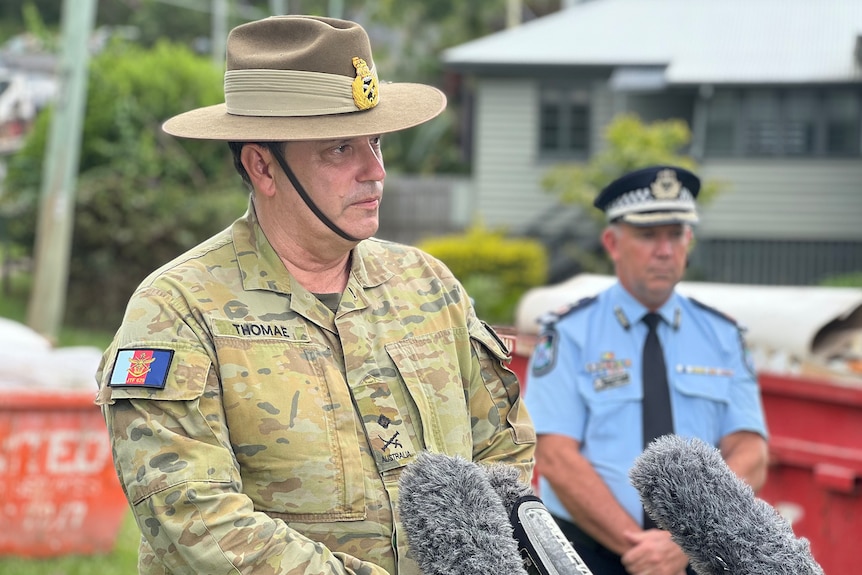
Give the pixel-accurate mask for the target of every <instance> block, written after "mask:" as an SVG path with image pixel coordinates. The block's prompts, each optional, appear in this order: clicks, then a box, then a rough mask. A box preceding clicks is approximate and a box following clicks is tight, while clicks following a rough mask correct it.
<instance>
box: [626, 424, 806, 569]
mask: <svg viewBox="0 0 862 575" xmlns="http://www.w3.org/2000/svg"><path fill="white" fill-rule="evenodd" d="M629 478H630V479H631V482H632V484H633V485H634V487H635V489H637V491H638V493H639V494H640V497H641V501H642V502H643V506H644V509H646V511H647V513H649V515H650V517H652V518H653V520H654V521H655V522H656V524H657V525H658V526H659V527H661V528H663V529H666V530H667V531H669V532H670V534H671V537H672V538H673V540H674V541H675V542H676V543H677V545H679V546H680V547H681V548H682V550H683V551H685V553H686V555H688V557H689V559H690V560H691V566H692V567H693V568H694V570H695V571H697V572H698V573H699V575H823V569H822V568H821V567H820V565H819V564H818V563H817V562H816V561H815V560H814V558H813V557H812V556H811V550H810V546H809V542H808V540H807V539H805V538H797V537H796V536H795V535H794V533H793V529H792V528H791V526H790V524H789V523H788V522H787V521H786V520H785V519H784V518H783V517H781V515H779V513H778V511H776V510H775V508H774V507H772V506H771V505H769V504H768V503H767V502H766V501H764V500H763V499H760V498H758V497H755V495H754V491H753V490H752V489H751V486H749V485H748V484H746V483H745V482H744V481H742V480H741V479H740V478H739V477H737V476H736V474H735V473H733V471H731V469H730V468H729V467H728V466H727V464H726V463H725V461H724V459H723V458H722V457H721V453H720V452H719V451H718V450H717V449H715V448H714V447H712V446H710V445H708V444H706V443H705V442H703V441H702V440H699V439H688V440H686V439H683V438H681V437H679V436H675V435H665V436H663V437H660V438H658V439H655V440H653V442H652V443H651V444H650V445H649V446H648V447H647V448H646V449H645V450H644V452H643V453H642V454H641V455H640V456H638V458H637V459H636V460H635V463H634V466H633V467H632V469H631V470H630V471H629Z"/></svg>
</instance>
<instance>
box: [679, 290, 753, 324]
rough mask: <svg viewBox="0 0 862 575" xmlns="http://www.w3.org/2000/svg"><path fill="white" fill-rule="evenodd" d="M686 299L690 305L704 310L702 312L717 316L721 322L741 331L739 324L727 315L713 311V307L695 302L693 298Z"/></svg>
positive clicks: (719, 311) (716, 310)
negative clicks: (723, 321)
mask: <svg viewBox="0 0 862 575" xmlns="http://www.w3.org/2000/svg"><path fill="white" fill-rule="evenodd" d="M688 299H689V300H690V301H691V303H693V304H695V305H696V306H697V307H699V308H701V309H704V310H706V311H708V312H710V313H712V314H713V315H717V316H718V317H720V318H722V319H723V320H725V321H729V322H730V323H732V324H733V325H735V326H736V327H737V328H739V329H742V326H740V325H739V322H737V321H736V320H735V319H733V318H732V317H730V316H729V315H727V314H726V313H724V312H723V311H721V310H718V309H715V308H714V307H712V306H710V305H706V304H705V303H703V302H702V301H699V300H696V299H694V298H693V297H689V298H688Z"/></svg>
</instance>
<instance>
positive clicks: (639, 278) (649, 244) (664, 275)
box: [602, 224, 692, 309]
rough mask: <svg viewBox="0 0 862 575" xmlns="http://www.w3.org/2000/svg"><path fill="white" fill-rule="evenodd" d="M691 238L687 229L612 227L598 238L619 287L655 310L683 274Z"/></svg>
mask: <svg viewBox="0 0 862 575" xmlns="http://www.w3.org/2000/svg"><path fill="white" fill-rule="evenodd" d="M691 236H692V234H691V228H690V227H688V226H684V225H682V224H672V225H665V226H652V227H636V226H632V225H629V224H616V225H613V226H611V227H609V228H607V229H606V230H605V232H604V233H603V234H602V243H603V244H604V246H605V249H606V250H607V251H608V254H609V255H610V257H611V259H612V260H613V262H614V266H615V267H616V273H617V277H618V278H619V280H620V283H621V284H622V285H623V287H625V288H626V290H628V292H629V293H631V294H632V295H633V296H634V297H635V298H636V299H637V300H638V301H639V302H641V303H642V304H644V305H645V306H646V307H648V308H650V309H656V308H658V307H660V306H661V305H662V304H664V302H666V301H667V299H668V298H669V297H670V295H671V292H672V291H673V288H674V286H676V284H677V283H678V282H679V280H681V279H682V276H683V274H684V273H685V263H686V257H687V255H688V247H689V244H690V243H691Z"/></svg>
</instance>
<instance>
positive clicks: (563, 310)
mask: <svg viewBox="0 0 862 575" xmlns="http://www.w3.org/2000/svg"><path fill="white" fill-rule="evenodd" d="M595 301H596V296H590V297H585V298H581V299H579V300H578V301H576V302H575V303H573V304H569V305H564V306H562V307H560V308H558V309H557V310H556V311H552V312H549V313H547V314H545V315H543V316H542V317H541V318H539V323H542V324H544V325H548V324H553V323H556V322H558V321H560V320H561V319H563V318H564V317H566V316H567V315H570V314H572V313H574V312H576V311H579V310H582V309H584V308H585V307H588V306H589V305H590V304H592V303H593V302H595Z"/></svg>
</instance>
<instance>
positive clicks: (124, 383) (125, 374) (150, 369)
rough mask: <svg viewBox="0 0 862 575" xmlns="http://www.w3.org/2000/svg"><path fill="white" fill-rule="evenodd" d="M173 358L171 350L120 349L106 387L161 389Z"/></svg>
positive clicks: (166, 378)
mask: <svg viewBox="0 0 862 575" xmlns="http://www.w3.org/2000/svg"><path fill="white" fill-rule="evenodd" d="M173 357H174V351H173V350H172V349H121V350H119V351H117V358H116V360H115V361H114V369H113V370H112V371H111V378H110V380H109V384H108V385H110V386H111V387H150V388H156V389H163V388H164V387H165V383H166V382H167V380H168V369H169V368H170V366H171V360H172V359H173Z"/></svg>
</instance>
